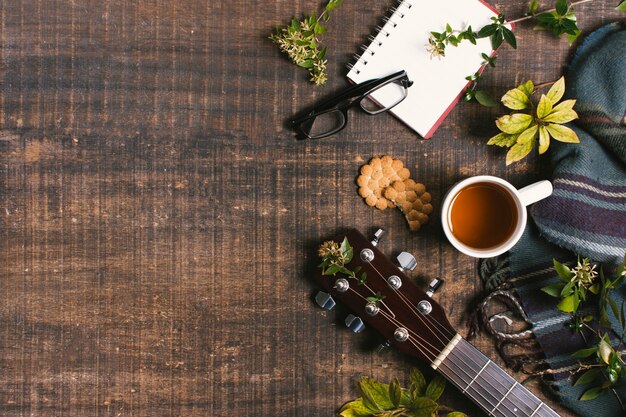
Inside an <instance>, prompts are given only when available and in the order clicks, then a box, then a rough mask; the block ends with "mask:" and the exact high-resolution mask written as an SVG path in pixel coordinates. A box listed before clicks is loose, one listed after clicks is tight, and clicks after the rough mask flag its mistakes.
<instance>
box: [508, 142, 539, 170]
mask: <svg viewBox="0 0 626 417" xmlns="http://www.w3.org/2000/svg"><path fill="white" fill-rule="evenodd" d="M534 144H535V141H529V142H526V143H516V144H515V145H513V146H512V147H511V149H509V152H507V154H506V164H507V165H510V164H512V163H513V162H517V161H519V160H520V159H522V158H524V157H525V156H526V155H528V154H529V153H530V151H531V150H532V149H533V146H534Z"/></svg>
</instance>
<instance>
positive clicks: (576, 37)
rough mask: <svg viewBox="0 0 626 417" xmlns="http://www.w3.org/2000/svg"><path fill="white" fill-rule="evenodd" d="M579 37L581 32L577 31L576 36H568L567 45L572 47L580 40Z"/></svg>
mask: <svg viewBox="0 0 626 417" xmlns="http://www.w3.org/2000/svg"><path fill="white" fill-rule="evenodd" d="M579 36H580V30H577V31H576V33H574V34H568V35H567V43H568V44H569V45H570V46H571V45H572V44H573V43H574V42H575V41H576V39H578V37H579Z"/></svg>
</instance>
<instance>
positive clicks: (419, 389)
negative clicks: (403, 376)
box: [409, 368, 426, 396]
mask: <svg viewBox="0 0 626 417" xmlns="http://www.w3.org/2000/svg"><path fill="white" fill-rule="evenodd" d="M409 379H410V381H411V383H410V385H409V389H410V390H411V392H415V393H417V395H418V396H421V395H423V394H424V388H426V379H425V378H424V374H422V373H421V372H420V371H419V369H417V368H413V369H411V374H410V376H409Z"/></svg>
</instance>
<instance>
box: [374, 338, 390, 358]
mask: <svg viewBox="0 0 626 417" xmlns="http://www.w3.org/2000/svg"><path fill="white" fill-rule="evenodd" d="M390 350H391V344H390V343H389V341H388V340H385V341H384V342H382V343H381V344H380V345H378V346H377V347H376V353H378V354H379V355H384V354H385V353H387V352H389V351H390Z"/></svg>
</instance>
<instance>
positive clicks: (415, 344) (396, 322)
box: [352, 290, 516, 417]
mask: <svg viewBox="0 0 626 417" xmlns="http://www.w3.org/2000/svg"><path fill="white" fill-rule="evenodd" d="M352 291H353V292H354V293H355V294H357V295H358V296H359V297H361V298H362V299H363V300H366V298H365V297H363V295H361V294H360V293H358V292H357V291H355V290H352ZM381 314H382V315H383V316H384V317H385V318H386V319H387V320H388V321H389V322H390V323H392V324H394V325H396V326H398V327H402V323H400V322H399V321H398V320H397V319H395V318H391V317H389V316H388V315H387V314H386V313H385V312H383V311H381ZM407 330H408V331H409V332H410V333H412V334H413V335H414V336H413V337H410V338H409V342H411V344H412V345H414V346H415V347H416V348H417V349H418V350H420V352H422V353H423V354H424V352H423V351H422V348H424V349H426V350H427V351H428V353H429V354H430V355H432V356H431V357H432V359H431V357H429V356H428V355H427V354H424V356H426V358H427V359H428V360H429V361H431V362H432V361H434V360H435V359H436V357H437V353H436V351H435V353H432V352H430V350H429V349H427V348H426V347H425V346H424V345H418V343H421V342H420V341H419V340H418V339H417V338H418V337H419V338H420V339H423V338H422V337H421V336H420V335H419V334H417V333H415V332H414V331H413V330H410V329H407ZM413 339H415V340H413ZM431 346H432V345H431ZM432 347H433V348H434V349H436V348H435V347H434V346H432ZM441 365H442V366H445V367H446V368H448V369H449V370H450V371H451V372H452V373H453V374H455V375H456V377H457V378H459V380H461V381H463V383H465V381H464V379H463V376H462V375H460V374H459V373H458V372H457V371H456V370H455V368H452V367H451V366H450V365H449V364H448V363H447V362H445V361H444V362H442V363H441ZM458 369H459V370H460V371H461V372H462V373H464V374H465V375H466V376H467V377H470V378H472V375H471V374H469V373H468V372H467V371H466V370H465V369H463V368H462V367H459V368H458ZM487 382H488V381H487ZM471 385H472V383H471V382H470V384H468V385H467V387H466V388H465V391H464V392H465V394H466V395H467V396H468V397H470V398H472V399H473V400H474V401H475V402H476V403H478V404H481V403H480V402H479V401H478V400H477V398H476V397H475V396H474V395H472V393H471V392H470V391H468V389H469V388H470V386H471ZM474 385H478V387H480V388H482V389H483V390H484V391H485V392H489V390H488V388H487V387H485V386H484V385H482V384H481V383H480V381H474ZM492 388H495V387H493V386H492ZM473 391H474V392H475V393H476V394H478V395H479V396H480V397H482V398H483V399H484V400H485V401H486V402H487V404H488V405H489V406H490V407H493V408H495V409H493V408H492V411H489V410H487V409H486V410H487V412H488V413H489V414H492V415H495V414H494V413H495V412H496V411H497V412H499V413H500V414H502V415H503V416H504V417H507V414H506V413H505V412H504V411H502V410H500V409H498V408H497V407H499V406H500V405H502V406H504V407H505V408H506V409H507V411H509V412H511V413H515V412H516V411H514V410H511V409H510V408H509V407H507V406H506V404H504V403H503V402H498V398H496V397H494V398H493V399H494V400H495V401H496V403H495V404H494V403H493V402H492V401H490V400H489V398H487V397H486V396H485V395H483V393H482V392H481V391H479V390H476V389H474V390H473ZM498 393H499V391H498Z"/></svg>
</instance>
